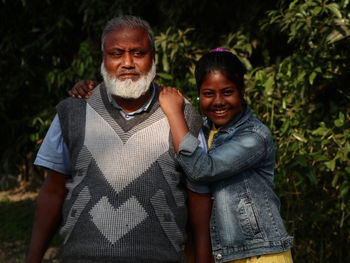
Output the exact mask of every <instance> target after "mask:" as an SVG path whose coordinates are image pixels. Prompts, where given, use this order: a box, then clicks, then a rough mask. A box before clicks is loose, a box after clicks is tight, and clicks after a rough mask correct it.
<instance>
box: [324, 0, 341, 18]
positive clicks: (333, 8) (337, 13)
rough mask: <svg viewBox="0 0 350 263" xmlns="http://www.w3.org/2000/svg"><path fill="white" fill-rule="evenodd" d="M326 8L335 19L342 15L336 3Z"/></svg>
mask: <svg viewBox="0 0 350 263" xmlns="http://www.w3.org/2000/svg"><path fill="white" fill-rule="evenodd" d="M326 8H327V9H329V10H330V11H331V12H332V13H333V15H335V16H336V17H337V18H342V15H341V13H340V11H339V6H338V4H336V3H331V4H329V5H326Z"/></svg>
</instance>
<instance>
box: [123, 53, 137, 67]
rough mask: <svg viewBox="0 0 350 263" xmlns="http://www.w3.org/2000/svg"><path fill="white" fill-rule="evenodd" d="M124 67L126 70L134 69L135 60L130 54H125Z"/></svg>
mask: <svg viewBox="0 0 350 263" xmlns="http://www.w3.org/2000/svg"><path fill="white" fill-rule="evenodd" d="M122 63H123V64H122V66H123V67H124V68H134V66H135V64H134V58H133V56H132V54H131V53H130V52H125V53H124V55H123V61H122Z"/></svg>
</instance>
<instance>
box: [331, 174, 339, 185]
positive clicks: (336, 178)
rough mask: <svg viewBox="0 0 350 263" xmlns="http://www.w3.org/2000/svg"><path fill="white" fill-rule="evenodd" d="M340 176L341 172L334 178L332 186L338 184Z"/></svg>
mask: <svg viewBox="0 0 350 263" xmlns="http://www.w3.org/2000/svg"><path fill="white" fill-rule="evenodd" d="M338 178H339V174H336V175H335V176H334V178H333V180H332V186H333V187H335V186H336V185H337V182H338Z"/></svg>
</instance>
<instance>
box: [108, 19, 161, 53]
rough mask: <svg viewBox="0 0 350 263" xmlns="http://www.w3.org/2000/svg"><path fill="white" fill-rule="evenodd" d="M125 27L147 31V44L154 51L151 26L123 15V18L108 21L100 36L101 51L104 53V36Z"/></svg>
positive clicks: (141, 20) (143, 21)
mask: <svg viewBox="0 0 350 263" xmlns="http://www.w3.org/2000/svg"><path fill="white" fill-rule="evenodd" d="M123 26H127V27H130V28H143V29H144V30H146V31H147V34H148V39H149V44H150V47H151V50H152V51H154V50H155V48H154V34H153V31H152V28H151V26H150V25H149V23H148V22H147V21H145V20H143V19H142V18H140V17H138V16H130V15H125V16H119V17H115V18H112V19H111V20H109V21H108V22H107V24H106V26H105V28H104V29H103V32H102V36H101V50H102V51H104V44H105V38H106V35H107V34H108V33H109V32H111V31H113V30H116V29H117V28H120V27H123Z"/></svg>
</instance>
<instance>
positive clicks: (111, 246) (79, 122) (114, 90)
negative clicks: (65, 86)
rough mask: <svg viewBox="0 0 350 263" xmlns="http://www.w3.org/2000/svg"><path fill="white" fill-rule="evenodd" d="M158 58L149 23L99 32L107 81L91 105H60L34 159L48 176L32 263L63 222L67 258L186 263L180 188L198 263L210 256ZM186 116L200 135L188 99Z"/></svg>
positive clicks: (200, 189) (202, 210) (201, 207)
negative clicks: (180, 158) (179, 155)
mask: <svg viewBox="0 0 350 263" xmlns="http://www.w3.org/2000/svg"><path fill="white" fill-rule="evenodd" d="M154 55H155V50H154V37H153V32H152V30H151V28H150V26H149V25H148V23H147V22H145V21H144V20H142V19H140V18H138V17H132V16H125V17H119V18H115V19H112V20H111V21H109V22H108V24H107V26H106V27H105V29H104V31H103V34H102V58H103V62H102V65H101V74H102V76H103V79H104V82H103V83H102V84H100V85H99V86H98V87H96V88H95V89H94V90H93V92H92V95H91V97H90V98H89V99H87V100H81V99H74V98H67V99H65V100H63V101H62V102H61V103H59V104H58V106H57V115H56V117H55V119H54V120H53V123H52V124H51V126H50V129H49V131H48V133H47V135H46V137H45V140H44V142H43V144H42V146H41V148H40V150H39V152H38V155H37V159H36V161H35V164H37V165H40V166H43V167H46V168H48V169H49V174H48V177H47V179H46V180H45V182H44V184H43V186H42V189H41V191H40V194H39V196H38V200H37V208H36V213H35V219H34V224H33V231H32V239H31V244H30V248H29V253H28V257H27V262H28V263H29V262H40V261H41V258H42V257H43V254H44V252H45V250H46V248H47V246H48V243H49V241H50V240H51V238H52V236H53V234H54V233H55V231H56V230H57V228H58V226H59V224H60V223H62V226H61V228H60V234H61V235H62V236H63V244H62V246H61V257H62V258H63V262H75V263H76V262H84V263H89V262H163V263H164V262H183V261H184V253H183V249H182V247H183V244H184V243H185V237H186V235H185V226H186V221H187V206H186V196H187V195H186V191H185V186H184V185H186V186H187V188H189V189H190V191H188V192H189V194H188V197H189V198H188V199H189V202H188V203H189V207H190V216H191V218H192V219H191V220H192V222H193V227H194V234H195V239H196V240H198V242H196V245H197V247H196V254H197V259H196V261H197V262H206V261H207V260H210V259H209V256H208V255H209V253H208V252H209V250H210V249H209V233H208V232H209V230H208V225H209V223H208V222H209V221H208V220H209V213H210V212H209V211H210V200H209V195H208V194H206V193H208V189H207V188H206V187H204V186H201V185H195V184H193V183H191V182H189V181H185V180H184V178H183V175H182V172H181V169H180V167H179V166H178V164H177V163H176V162H175V160H174V154H175V152H174V149H173V146H172V145H173V144H172V142H171V136H170V130H169V124H168V121H167V118H166V117H165V115H164V114H163V112H162V111H161V109H160V107H159V103H158V92H157V89H158V87H157V85H156V84H155V83H153V82H152V81H153V78H154V76H155V63H154ZM184 113H185V116H186V121H187V125H188V126H189V128H190V130H191V132H192V133H193V134H196V135H198V132H199V130H200V126H201V120H200V117H199V116H198V114H197V113H196V112H195V110H194V109H193V107H192V106H191V105H190V104H189V103H186V104H185V107H184ZM194 192H197V193H198V194H196V193H194ZM199 193H203V194H199ZM61 219H62V220H61Z"/></svg>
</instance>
